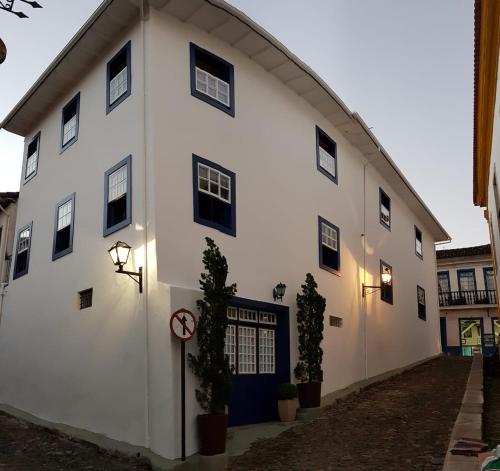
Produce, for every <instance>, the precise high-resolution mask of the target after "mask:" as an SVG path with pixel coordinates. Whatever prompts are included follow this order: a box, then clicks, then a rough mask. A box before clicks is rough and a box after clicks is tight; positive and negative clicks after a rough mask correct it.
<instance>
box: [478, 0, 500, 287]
mask: <svg viewBox="0 0 500 471" xmlns="http://www.w3.org/2000/svg"><path fill="white" fill-rule="evenodd" d="M499 38H500V2H498V1H489V0H475V28H474V40H475V41H474V44H475V47H474V148H473V152H474V176H473V188H474V190H473V191H474V194H473V199H474V204H475V205H476V206H481V207H483V208H486V210H485V213H484V215H485V218H486V220H487V221H488V225H489V232H490V240H491V246H492V252H493V270H494V273H495V283H496V286H497V287H498V285H499V278H498V276H499V274H498V266H499V262H500V260H499V257H500V189H499V187H498V185H499V178H500V120H499V117H498V116H499V109H500V92H499V81H498V67H499V60H498V58H499V53H500V49H499V46H500V41H499Z"/></svg>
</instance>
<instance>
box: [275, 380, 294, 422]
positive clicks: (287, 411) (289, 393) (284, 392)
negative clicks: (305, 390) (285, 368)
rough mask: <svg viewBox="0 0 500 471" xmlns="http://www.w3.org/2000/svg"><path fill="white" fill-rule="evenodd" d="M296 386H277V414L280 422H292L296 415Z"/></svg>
mask: <svg viewBox="0 0 500 471" xmlns="http://www.w3.org/2000/svg"><path fill="white" fill-rule="evenodd" d="M296 401H297V386H295V384H290V383H282V384H280V385H279V386H278V413H279V416H280V420H281V421H282V422H292V421H294V420H295V415H296V413H297V402H296Z"/></svg>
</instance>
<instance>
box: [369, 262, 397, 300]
mask: <svg viewBox="0 0 500 471" xmlns="http://www.w3.org/2000/svg"><path fill="white" fill-rule="evenodd" d="M380 277H381V278H382V286H368V285H365V284H364V283H363V298H364V297H366V295H367V294H371V293H374V292H375V291H376V290H378V289H382V288H383V286H384V285H386V286H387V285H390V284H391V281H392V274H391V270H390V269H389V268H388V267H384V271H383V272H382V275H381V276H380ZM367 289H371V290H373V291H370V292H369V293H367V292H366V290H367Z"/></svg>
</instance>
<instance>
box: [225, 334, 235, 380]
mask: <svg viewBox="0 0 500 471" xmlns="http://www.w3.org/2000/svg"><path fill="white" fill-rule="evenodd" d="M224 353H225V354H226V355H227V357H228V360H229V366H230V367H231V369H232V370H233V372H234V371H235V369H236V326H235V325H234V324H229V325H228V326H227V329H226V343H225V345H224Z"/></svg>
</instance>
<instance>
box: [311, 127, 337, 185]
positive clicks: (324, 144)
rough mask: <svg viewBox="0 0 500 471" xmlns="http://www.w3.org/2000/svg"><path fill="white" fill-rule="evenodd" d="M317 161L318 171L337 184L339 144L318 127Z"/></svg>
mask: <svg viewBox="0 0 500 471" xmlns="http://www.w3.org/2000/svg"><path fill="white" fill-rule="evenodd" d="M316 154H317V156H316V159H317V167H318V170H319V171H320V172H321V173H323V174H324V175H326V176H327V177H328V178H330V180H332V181H334V182H335V183H337V144H336V143H335V141H334V140H333V139H331V138H330V137H329V136H328V135H327V134H326V133H325V132H323V131H322V130H321V129H320V128H319V127H318V126H316Z"/></svg>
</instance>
